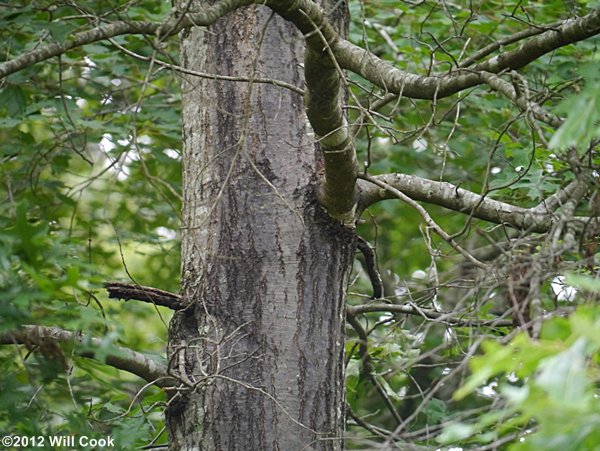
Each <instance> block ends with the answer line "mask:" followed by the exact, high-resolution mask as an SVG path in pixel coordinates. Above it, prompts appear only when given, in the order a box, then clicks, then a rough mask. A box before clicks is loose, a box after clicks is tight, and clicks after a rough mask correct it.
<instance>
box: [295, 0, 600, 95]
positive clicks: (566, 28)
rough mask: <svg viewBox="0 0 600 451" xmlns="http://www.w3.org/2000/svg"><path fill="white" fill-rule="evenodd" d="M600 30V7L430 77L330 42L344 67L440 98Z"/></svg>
mask: <svg viewBox="0 0 600 451" xmlns="http://www.w3.org/2000/svg"><path fill="white" fill-rule="evenodd" d="M304 1H309V0H304ZM301 3H302V2H301ZM599 33H600V8H599V9H595V10H594V11H593V12H591V13H590V14H588V15H586V16H583V17H580V18H578V19H571V20H566V21H564V22H563V23H562V25H560V26H557V27H556V28H555V29H553V30H549V31H546V32H544V33H542V34H540V35H538V36H536V37H534V38H532V39H531V40H528V41H527V42H524V43H523V44H521V46H519V47H518V48H517V49H515V50H512V51H508V52H505V53H502V54H500V55H497V56H495V57H493V58H491V59H489V60H488V61H486V62H483V63H481V64H478V65H477V66H474V67H473V68H472V69H465V70H463V69H459V70H457V71H455V72H451V73H449V74H447V75H444V76H429V77H423V76H418V75H415V74H411V73H408V72H405V71H402V70H400V69H396V68H395V67H393V66H392V65H391V64H390V63H388V62H386V61H384V60H381V59H380V58H378V57H377V56H375V55H373V54H372V53H370V52H369V51H368V50H365V49H362V48H360V47H357V46H355V45H353V44H351V43H349V42H347V41H342V40H336V41H335V42H333V43H331V44H330V45H331V48H332V52H333V54H334V55H335V56H336V58H337V60H338V63H339V64H340V66H341V67H342V68H343V69H347V70H350V71H352V72H354V73H356V74H358V75H360V76H361V77H363V78H365V79H366V80H368V81H370V82H371V83H373V84H375V85H377V86H379V87H380V88H381V89H383V90H385V91H386V92H392V93H396V94H400V95H402V96H404V97H409V98H413V99H440V98H443V97H448V96H450V95H452V94H455V93H457V92H459V91H462V90H464V89H467V88H471V87H473V86H477V85H479V84H481V83H483V82H484V80H483V79H482V78H481V76H480V74H479V73H478V72H479V71H486V72H491V73H496V74H497V73H500V72H502V71H505V70H517V69H520V68H522V67H524V66H526V65H527V64H529V63H531V62H532V61H535V60H536V59H537V58H539V57H540V56H542V55H545V54H546V53H549V52H551V51H553V50H556V49H557V48H559V47H563V46H566V45H569V44H573V43H575V42H578V41H581V40H584V39H587V38H589V37H591V36H595V35H597V34H599Z"/></svg>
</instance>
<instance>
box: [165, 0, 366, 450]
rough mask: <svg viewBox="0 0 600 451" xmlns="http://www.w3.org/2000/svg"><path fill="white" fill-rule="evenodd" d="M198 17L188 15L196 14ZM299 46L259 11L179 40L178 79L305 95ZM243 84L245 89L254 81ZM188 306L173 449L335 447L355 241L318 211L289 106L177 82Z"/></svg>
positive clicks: (281, 99)
mask: <svg viewBox="0 0 600 451" xmlns="http://www.w3.org/2000/svg"><path fill="white" fill-rule="evenodd" d="M193 6H194V5H193ZM303 52H304V41H303V38H302V36H301V34H299V33H298V32H297V31H296V29H295V28H294V27H293V26H292V25H291V24H289V23H288V22H286V21H285V20H283V19H282V18H281V17H279V16H277V15H274V14H273V13H272V12H271V11H270V10H269V9H267V8H265V7H262V6H251V7H248V8H242V9H240V10H238V11H236V12H234V13H232V14H230V15H228V16H226V17H224V18H222V19H220V20H219V21H217V23H215V24H214V25H213V26H211V27H209V28H208V30H201V29H198V28H194V29H191V30H188V31H185V32H183V34H182V36H181V54H182V65H183V66H185V67H186V68H188V69H192V70H198V71H203V72H208V73H215V74H224V75H231V76H237V75H240V76H248V74H253V75H255V76H256V77H261V78H264V77H270V78H273V79H277V80H282V81H285V82H287V83H293V84H295V85H297V86H302V85H303V70H302V65H301V64H302V59H303ZM251 76H252V75H251ZM182 92H183V133H184V157H183V164H184V186H183V191H184V207H183V233H182V235H183V238H182V246H183V249H182V296H183V298H184V300H185V301H186V302H190V303H191V306H190V307H189V308H186V309H184V310H181V311H179V312H177V313H176V314H175V316H174V318H173V320H172V323H171V326H170V336H169V367H170V370H171V373H172V374H174V375H175V376H176V377H178V378H179V379H180V381H181V389H180V390H178V392H177V394H174V395H173V396H172V397H171V399H170V401H169V405H168V409H167V424H168V429H169V433H170V447H171V449H177V450H179V449H183V450H190V449H225V450H227V449H247V450H270V449H281V450H296V449H340V448H341V447H342V446H343V443H342V439H341V436H342V432H343V426H344V408H343V406H344V383H343V378H344V368H343V364H344V314H345V311H344V298H345V291H346V285H347V282H348V274H349V268H350V263H351V262H352V259H353V255H354V249H355V235H354V232H353V230H351V229H349V228H347V227H344V226H342V225H340V224H338V223H337V222H336V221H333V220H332V219H331V218H330V217H329V216H328V215H327V214H326V213H325V212H324V211H323V210H322V208H321V207H320V206H319V205H318V203H317V200H316V191H317V184H318V179H319V174H318V168H322V165H323V163H322V157H321V155H320V152H319V151H318V149H317V148H316V146H315V143H314V136H313V133H312V131H311V129H310V126H309V125H308V123H307V119H306V116H305V113H304V107H303V99H302V98H301V96H300V95H299V94H298V93H297V92H292V91H290V90H286V89H283V88H281V87H278V86H274V85H268V84H260V85H259V84H253V83H233V82H229V81H222V80H214V79H199V78H191V77H188V76H186V77H184V80H183V83H182Z"/></svg>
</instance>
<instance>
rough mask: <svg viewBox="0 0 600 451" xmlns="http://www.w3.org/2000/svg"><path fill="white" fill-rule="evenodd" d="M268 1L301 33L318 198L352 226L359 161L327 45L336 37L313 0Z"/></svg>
mask: <svg viewBox="0 0 600 451" xmlns="http://www.w3.org/2000/svg"><path fill="white" fill-rule="evenodd" d="M267 4H268V5H269V6H270V7H271V8H272V9H273V10H274V11H275V12H277V13H278V14H280V15H281V16H282V17H284V18H285V19H287V20H289V21H290V22H292V23H293V24H294V25H295V26H296V27H297V28H298V29H299V30H300V31H301V32H302V33H303V34H304V36H305V39H306V52H305V56H304V78H305V82H306V92H305V95H304V102H305V106H306V114H307V116H308V120H309V122H310V124H311V126H312V128H313V130H314V131H315V133H316V135H317V136H316V138H317V140H318V142H319V145H320V147H321V150H322V151H323V160H324V171H325V174H324V177H323V181H322V184H321V186H320V189H319V193H318V195H319V202H320V203H321V205H322V206H323V207H324V208H325V209H326V210H327V212H328V213H329V214H330V215H331V216H332V217H334V218H336V219H338V220H340V221H341V222H343V223H348V224H353V223H354V220H355V219H356V206H357V201H358V196H357V189H356V188H357V187H356V177H357V175H358V162H357V160H356V151H355V149H354V142H353V139H352V136H351V135H350V130H349V127H348V123H347V120H346V117H345V114H344V110H343V109H342V105H343V103H344V92H345V89H344V88H343V87H342V83H341V81H342V77H343V74H342V70H341V68H340V66H339V65H338V63H337V61H336V60H335V56H334V55H333V53H332V52H331V44H332V43H333V42H335V41H338V40H339V39H340V36H339V35H338V33H336V31H335V30H334V29H333V27H332V26H331V24H330V23H329V22H328V21H327V20H326V19H325V16H324V15H323V14H322V12H321V11H320V9H319V8H318V7H317V6H316V4H315V3H313V2H311V1H301V2H300V3H298V4H297V3H291V4H290V2H286V1H282V0H272V1H270V2H267ZM290 5H291V6H290ZM294 6H297V7H294Z"/></svg>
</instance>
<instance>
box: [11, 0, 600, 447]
mask: <svg viewBox="0 0 600 451" xmlns="http://www.w3.org/2000/svg"><path fill="white" fill-rule="evenodd" d="M593 6H594V5H593V4H589V2H569V3H568V4H567V3H565V2H559V1H543V2H542V1H527V2H522V1H517V0H511V1H504V0H503V1H501V0H493V1H485V2H483V1H479V2H475V1H470V2H467V1H457V2H453V3H448V2H435V1H421V2H414V4H413V2H402V1H399V0H375V1H363V2H357V1H353V2H351V3H350V12H351V17H352V23H351V28H350V39H351V40H352V41H353V42H354V43H355V44H357V45H360V46H362V47H368V48H369V50H370V51H372V52H373V53H374V54H376V55H378V56H380V57H382V58H384V59H386V60H387V61H390V62H393V63H394V64H395V65H396V66H398V67H401V68H402V69H403V70H407V71H413V72H415V73H418V74H421V75H427V74H433V75H442V74H445V73H446V72H448V71H449V70H450V69H452V68H454V67H456V65H457V64H460V63H461V61H463V60H464V59H465V58H466V57H467V56H468V55H470V54H472V53H473V52H474V49H480V48H482V47H484V46H486V45H488V44H489V43H491V42H494V41H497V40H499V39H502V38H504V37H506V36H509V35H511V34H514V33H516V32H518V31H521V30H523V29H526V28H527V24H529V23H532V22H533V23H536V24H549V23H553V22H556V21H557V20H562V19H566V18H569V17H571V16H581V15H584V14H585V13H586V12H588V11H589V8H590V7H593ZM170 10H171V6H170V2H169V1H166V2H165V1H161V2H156V1H150V0H137V1H133V2H129V1H128V2H125V1H122V2H105V1H100V2H96V1H89V0H78V1H77V2H54V1H50V0H47V1H43V0H38V1H33V2H29V1H28V2H24V1H15V2H13V1H11V2H10V4H1V5H0V38H1V40H0V42H1V44H0V46H1V49H0V50H1V53H0V55H1V57H0V58H2V59H3V60H10V59H12V58H14V57H16V56H18V55H19V54H21V53H23V52H24V51H26V50H29V49H32V48H34V47H35V46H38V45H41V44H44V43H50V42H59V43H60V42H64V41H65V40H66V39H68V37H69V36H70V35H71V34H72V33H74V32H76V31H79V30H84V29H88V28H91V27H93V26H95V25H96V23H97V21H100V20H101V21H103V22H110V21H116V20H149V21H157V20H160V19H163V18H165V17H166V16H167V15H168V14H169V12H170ZM156 44H157V43H156V42H152V41H151V39H149V38H144V37H140V36H136V35H125V36H119V37H115V38H114V39H112V40H111V41H101V42H96V43H94V44H90V45H86V46H84V47H82V48H76V49H73V50H70V51H69V52H67V53H65V54H63V55H62V56H61V57H60V58H54V59H52V60H49V61H46V62H44V63H41V64H37V65H33V66H30V67H28V68H27V69H24V70H22V71H20V72H18V73H15V74H13V75H10V76H9V77H8V78H7V79H6V80H3V81H2V84H1V85H0V88H1V91H0V161H1V167H0V177H1V180H2V187H3V188H2V189H3V192H2V193H1V195H2V201H1V202H0V212H1V213H0V311H1V315H0V333H2V332H5V331H8V330H13V329H15V328H17V327H18V326H20V325H23V324H38V325H58V326H60V327H61V328H64V329H68V330H72V331H83V332H84V333H86V334H92V335H95V336H99V337H103V339H104V344H105V348H102V349H99V350H96V357H97V358H98V360H99V361H100V362H97V361H92V360H89V359H84V358H82V357H78V356H77V355H76V353H75V352H74V349H72V347H68V346H67V347H65V348H62V350H61V351H60V352H59V354H58V355H59V358H56V354H52V353H46V354H44V353H43V352H42V353H31V352H30V350H28V349H26V348H20V347H16V346H14V347H13V346H11V347H9V346H2V347H0V369H1V371H2V375H1V376H0V429H1V430H2V431H10V432H12V433H18V434H26V435H40V434H43V435H53V434H60V433H64V434H80V435H84V434H85V433H89V431H90V429H91V430H93V431H94V432H97V433H98V434H101V433H102V434H106V433H107V432H110V433H111V434H112V435H113V436H114V437H115V441H117V442H118V443H120V445H121V446H122V447H123V449H129V448H131V447H133V446H141V445H144V444H147V443H149V442H150V441H152V440H156V439H158V442H159V443H162V442H164V441H165V440H166V438H165V434H164V430H163V419H162V416H161V415H160V414H161V412H162V409H163V408H164V402H165V399H164V395H163V394H162V393H160V392H159V391H158V389H155V388H148V387H144V384H143V383H142V382H140V381H139V380H138V379H137V378H134V377H133V376H130V375H128V374H126V373H125V372H120V371H117V370H114V369H111V368H109V367H107V366H106V365H103V364H102V363H101V362H102V360H103V358H104V357H105V356H106V354H107V353H109V352H110V350H111V349H114V347H115V346H116V345H127V346H128V347H131V348H133V349H137V350H141V351H143V352H145V353H148V354H150V355H155V357H156V356H159V355H160V354H161V353H162V352H163V351H164V347H165V340H166V324H167V323H168V320H169V313H168V312H167V311H165V310H162V309H155V308H152V307H150V306H146V305H138V304H134V303H127V304H123V303H119V302H116V301H113V300H110V301H109V300H108V299H107V295H106V293H105V291H104V290H103V288H102V283H103V282H105V281H108V280H129V281H131V280H133V281H135V282H136V283H140V284H142V285H151V286H155V287H159V288H161V289H165V290H168V291H172V292H177V291H178V290H179V288H178V287H179V267H180V265H179V234H180V231H179V212H180V207H181V205H180V204H181V190H182V187H181V175H180V172H181V167H180V158H179V155H180V152H181V150H180V149H181V132H180V97H181V95H182V94H181V93H180V91H179V86H178V79H177V72H176V71H171V70H165V69H164V68H163V67H161V66H160V65H159V64H158V63H156V62H152V59H155V60H156V59H157V60H160V61H164V62H167V63H171V64H176V63H177V50H178V49H177V42H176V39H169V40H166V41H164V42H160V43H158V45H156ZM597 44H598V39H597V38H594V39H590V40H587V41H584V42H581V43H578V44H577V45H575V46H569V47H564V48H561V49H559V50H557V51H555V52H553V53H552V54H550V55H547V56H544V57H542V58H541V59H540V60H538V61H536V62H535V63H533V64H531V65H529V66H527V67H526V68H524V69H523V70H522V71H520V73H521V74H522V76H523V77H524V78H525V79H526V80H527V81H528V89H529V90H530V92H531V95H532V97H533V98H535V100H536V101H538V102H539V103H541V104H543V105H544V107H545V108H547V109H548V110H550V111H552V112H553V113H556V114H559V115H563V116H565V117H566V120H565V122H564V124H563V125H562V127H561V128H560V129H559V130H558V132H556V133H555V132H554V130H552V129H551V128H550V127H547V126H545V125H544V124H538V125H537V127H539V128H540V129H541V133H540V130H538V129H535V128H534V126H533V125H532V122H531V120H530V118H528V117H527V115H524V114H523V113H522V112H521V111H519V110H518V109H517V108H515V106H514V105H513V104H512V103H511V102H510V101H509V100H507V99H505V98H504V97H502V96H500V95H498V93H496V92H494V91H492V90H491V89H489V88H488V87H485V86H479V87H476V88H472V89H469V90H466V91H464V92H462V93H460V94H458V95H456V96H453V97H449V98H446V99H439V100H437V101H436V102H433V103H432V102H431V101H423V100H410V99H406V98H402V99H400V100H398V101H395V102H391V103H390V104H388V105H387V106H386V107H385V108H384V109H383V110H381V111H380V112H379V113H378V116H377V123H376V124H370V125H369V126H367V127H363V129H362V131H361V134H359V135H358V137H357V141H356V143H357V145H356V147H357V151H358V154H359V159H360V161H361V162H364V163H363V165H364V167H365V168H366V169H367V170H368V172H369V173H372V174H379V173H386V172H395V171H398V172H402V173H406V174H414V175H418V176H422V177H426V178H429V179H432V180H442V181H447V182H451V183H454V184H456V185H460V187H461V188H466V189H470V190H472V191H474V192H477V193H483V194H485V195H486V196H489V197H493V198H495V199H498V200H505V201H508V202H511V203H513V204H518V205H521V206H525V207H529V206H534V205H537V204H538V203H539V202H540V201H541V200H542V199H544V198H545V197H547V196H548V195H550V194H552V193H553V192H555V191H556V190H557V189H559V188H560V187H564V186H565V184H566V183H567V182H569V181H571V180H573V179H574V177H575V175H574V174H573V172H572V171H571V169H570V166H569V160H568V156H567V153H568V152H567V151H568V149H569V148H571V147H575V148H577V150H578V152H579V154H580V155H584V156H585V158H586V164H587V165H588V166H589V168H592V169H597V168H598V166H599V161H598V153H597V149H596V148H595V147H594V144H596V145H597V142H595V141H594V140H596V141H597V140H598V139H599V138H600V136H599V135H598V130H599V129H598V121H599V120H600V103H599V101H598V99H600V81H599V79H598V75H597V65H598V55H597V52H596V46H597ZM517 45H518V44H509V45H507V46H506V48H507V49H513V48H515V47H516V46H517ZM132 55H133V56H132ZM135 55H137V56H135ZM507 80H508V78H507ZM348 81H349V83H350V93H351V95H350V96H349V101H348V102H349V116H350V120H351V121H353V120H357V119H358V118H359V114H360V111H361V110H360V109H361V108H362V107H365V106H367V105H370V104H372V103H373V102H374V101H375V99H376V95H379V96H380V95H383V94H384V93H382V92H380V91H379V90H378V89H376V88H375V87H373V86H370V85H369V84H368V83H366V82H365V81H364V80H362V79H360V78H359V77H358V76H356V75H353V74H349V75H348ZM540 134H541V136H540ZM596 177H597V175H596ZM595 183H597V182H595ZM427 208H428V211H429V213H430V214H431V215H432V216H433V217H434V218H435V220H436V221H437V222H438V224H439V225H440V226H441V227H442V228H444V229H445V230H448V231H450V233H456V237H457V239H458V241H459V242H460V243H461V245H462V246H464V247H465V248H468V249H469V250H470V251H472V252H474V253H476V252H477V251H482V250H483V249H484V246H485V245H489V244H490V243H492V244H494V243H496V244H498V246H499V247H501V249H502V252H497V253H496V254H494V258H495V259H492V258H490V264H491V266H492V269H493V271H492V273H495V272H496V271H497V272H498V273H500V272H501V270H502V269H506V268H514V272H515V273H522V272H526V271H525V270H524V269H523V268H530V267H533V266H534V264H535V265H538V264H539V265H541V266H542V269H541V270H540V273H541V276H540V279H541V280H540V284H539V285H540V293H539V302H540V304H541V308H542V309H543V312H544V315H545V317H547V318H548V320H547V321H545V322H544V324H543V327H542V329H541V335H540V338H539V339H532V338H529V336H528V335H527V334H526V333H525V332H521V333H519V334H516V335H515V334H514V332H513V329H514V328H513V327H512V325H506V324H504V323H502V324H501V325H498V324H497V323H495V321H496V320H498V319H500V320H506V319H507V316H506V312H507V311H508V310H510V307H511V303H510V302H511V293H510V290H511V289H512V288H511V287H510V286H509V285H510V283H509V275H506V272H505V273H503V274H504V275H505V276H506V277H505V280H497V279H494V278H493V277H485V275H484V276H481V275H478V274H476V273H475V271H474V270H473V268H472V267H470V266H469V265H468V264H465V262H464V260H463V259H461V258H460V256H457V254H456V253H455V252H454V251H453V250H452V249H451V247H450V246H449V245H448V244H447V243H446V242H444V241H442V240H440V239H438V238H437V237H436V236H434V235H433V233H432V232H431V230H430V229H428V228H426V227H424V226H423V222H422V218H421V217H420V216H419V215H418V213H416V212H415V210H414V209H412V208H411V207H410V206H409V205H406V204H402V203H400V202H397V201H390V202H384V203H381V204H378V205H376V206H373V207H371V208H370V209H369V211H368V212H367V213H365V215H364V223H363V224H362V225H360V226H359V233H360V234H361V235H362V236H364V237H365V238H366V239H367V240H368V241H369V242H371V243H373V244H374V245H375V247H376V250H377V255H378V260H379V267H380V269H381V273H382V278H383V282H384V286H385V293H386V297H387V301H388V302H389V303H391V304H397V305H409V306H416V307H415V308H416V311H418V310H419V309H423V310H427V311H430V310H433V311H437V312H450V315H449V316H448V318H447V321H430V320H426V319H424V317H423V316H420V315H404V314H390V313H369V314H364V315H361V316H360V318H358V321H359V323H360V324H362V326H363V328H364V329H365V331H366V334H367V336H368V348H367V354H364V353H361V343H363V342H364V337H361V336H359V334H358V333H357V332H356V330H355V329H354V328H352V327H348V330H347V331H348V336H349V340H348V343H347V370H346V372H347V401H348V404H349V406H350V407H351V410H352V413H353V414H354V416H355V418H354V419H349V430H348V440H347V443H346V445H347V447H349V448H356V449H364V448H366V447H368V446H370V445H372V444H373V442H375V441H377V442H378V444H379V442H385V440H387V437H389V436H390V435H391V434H390V433H391V432H392V431H396V432H397V434H398V435H399V436H400V438H402V439H403V440H407V441H411V442H415V443H418V444H421V445H424V446H426V445H427V446H431V447H434V448H439V447H446V448H445V449H450V448H452V449H457V448H462V449H494V448H493V446H498V447H503V446H504V447H506V449H510V450H529V449H556V450H576V449H577V450H592V449H597V448H598V447H600V434H599V432H598V431H600V424H599V423H600V408H599V405H598V399H597V397H598V393H597V385H598V363H599V354H598V350H599V349H600V342H599V341H598V336H599V335H598V331H599V330H600V320H599V318H600V311H599V310H598V303H597V296H598V293H599V292H600V289H599V287H598V282H597V274H598V253H597V249H596V246H597V244H595V242H594V240H596V241H597V238H596V237H592V238H591V239H589V240H585V239H583V240H582V242H581V243H578V244H579V246H577V247H576V248H571V249H568V250H566V251H564V252H563V251H561V252H555V247H553V246H554V245H555V244H556V243H554V242H553V241H552V240H553V237H552V236H549V235H547V236H545V235H536V234H527V233H522V234H521V233H517V232H516V231H514V230H512V229H510V228H507V227H503V226H496V225H490V224H489V223H485V222H483V221H479V220H474V219H473V218H471V217H469V216H468V215H461V214H449V213H448V212H447V211H446V210H443V209H441V208H439V207H429V206H428V207H427ZM592 208H593V205H592V202H591V201H590V202H589V203H586V202H582V203H581V205H580V206H579V207H578V210H577V213H580V214H586V213H589V211H590V209H592ZM561 240H562V238H561ZM507 243H508V244H507ZM504 245H506V247H504V248H502V246H504ZM498 254H500V255H498ZM363 264H364V262H363V261H362V259H361V257H357V260H356V262H355V266H354V273H353V276H354V277H353V281H354V283H353V285H352V286H351V287H350V295H349V299H348V304H349V305H351V306H356V305H361V304H363V303H365V302H367V299H368V298H369V296H370V290H371V288H370V285H369V280H368V278H367V277H366V275H365V271H364V270H363ZM491 275H493V274H487V276H491ZM565 277H566V279H565ZM557 287H558V288H557ZM574 289H577V290H578V291H577V292H576V294H573V293H575V291H574ZM566 292H568V293H571V294H566V295H565V293H566ZM456 318H459V319H461V318H468V319H469V320H472V321H473V322H472V324H462V323H461V324H459V325H456V323H451V321H450V319H456ZM508 319H511V318H508ZM480 344H481V352H480V353H479V354H477V353H478V352H479V351H478V346H479V345H480ZM474 354H477V355H476V357H473V358H471V357H472V356H473V355H474ZM157 358H158V357H157ZM367 360H368V361H369V362H370V366H371V369H370V374H368V373H369V371H367V370H366V368H367V366H366V364H365V362H366V361H367ZM468 374H469V375H468ZM467 375H468V376H467ZM374 381H375V382H374ZM386 401H387V403H386ZM390 405H391V408H390ZM394 409H395V410H396V411H397V412H396V413H397V414H398V416H399V417H400V418H401V419H402V422H398V421H397V419H396V418H394V415H393V410H394ZM356 418H358V419H359V420H360V419H362V420H363V421H366V422H368V423H369V425H370V429H368V428H367V429H365V428H359V427H358V426H357V424H358V422H357V421H356ZM373 446H374V445H373ZM502 449H504V448H502Z"/></svg>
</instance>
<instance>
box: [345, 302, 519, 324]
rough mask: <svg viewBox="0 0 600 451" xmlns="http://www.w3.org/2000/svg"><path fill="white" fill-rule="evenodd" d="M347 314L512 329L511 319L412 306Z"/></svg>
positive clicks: (351, 309) (380, 306)
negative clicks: (485, 317)
mask: <svg viewBox="0 0 600 451" xmlns="http://www.w3.org/2000/svg"><path fill="white" fill-rule="evenodd" d="M346 311H347V314H348V315H350V316H356V315H360V314H363V313H385V312H387V313H394V314H400V315H416V316H420V317H422V318H425V319H429V320H432V321H436V322H440V323H444V324H448V325H450V326H455V327H478V326H491V327H512V326H513V321H512V319H502V318H494V319H490V320H479V319H469V318H467V317H466V315H462V314H459V313H454V312H440V311H437V310H431V309H423V308H421V307H418V306H417V305H414V304H402V305H399V304H384V303H372V304H362V305H353V306H348V307H346Z"/></svg>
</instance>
